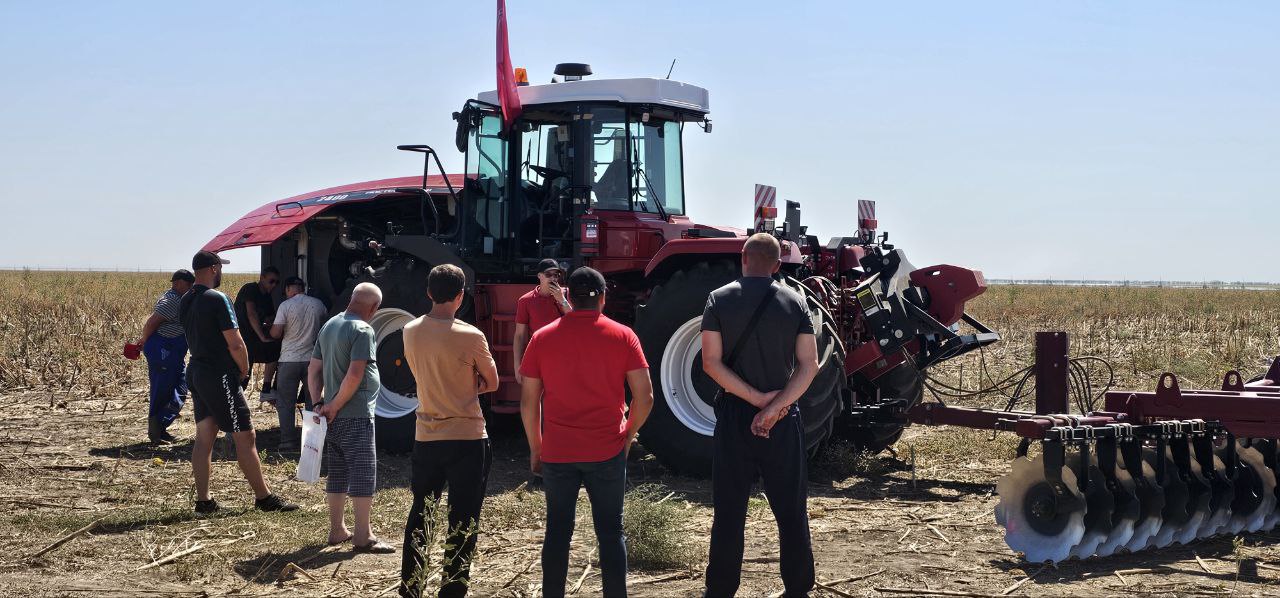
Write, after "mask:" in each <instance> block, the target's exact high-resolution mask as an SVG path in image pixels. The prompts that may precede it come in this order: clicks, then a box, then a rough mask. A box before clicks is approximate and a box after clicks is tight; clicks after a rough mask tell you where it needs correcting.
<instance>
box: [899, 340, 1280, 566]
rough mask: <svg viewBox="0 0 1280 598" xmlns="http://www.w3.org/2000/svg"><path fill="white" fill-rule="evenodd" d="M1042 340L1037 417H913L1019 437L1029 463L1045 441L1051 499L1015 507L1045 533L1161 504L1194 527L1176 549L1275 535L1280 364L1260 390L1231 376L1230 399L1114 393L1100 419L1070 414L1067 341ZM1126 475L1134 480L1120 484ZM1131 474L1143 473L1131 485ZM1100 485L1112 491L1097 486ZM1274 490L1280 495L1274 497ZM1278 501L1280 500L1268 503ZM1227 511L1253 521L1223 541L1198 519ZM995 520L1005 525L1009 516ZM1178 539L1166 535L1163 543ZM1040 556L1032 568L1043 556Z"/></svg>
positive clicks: (962, 410)
mask: <svg viewBox="0 0 1280 598" xmlns="http://www.w3.org/2000/svg"><path fill="white" fill-rule="evenodd" d="M1035 341H1036V342H1035V365H1034V366H1033V369H1034V372H1035V376H1036V380H1035V391H1034V392H1035V410H1034V411H1019V410H998V409H980V408H972V407H959V406H952V405H944V404H942V403H921V404H919V405H916V406H915V407H913V408H911V409H909V410H908V411H907V413H906V417H907V418H908V419H909V420H910V421H911V422H912V423H914V424H918V425H927V426H937V425H950V426H959V427H964V428H974V429H984V430H993V431H1006V432H1013V433H1015V434H1017V435H1018V436H1020V437H1021V438H1022V442H1021V443H1020V444H1019V446H1018V451H1017V453H1018V456H1019V457H1020V458H1021V457H1026V456H1027V453H1028V449H1029V447H1030V444H1031V442H1033V441H1038V442H1039V443H1040V444H1041V449H1042V452H1041V457H1040V458H1041V459H1042V461H1043V482H1044V483H1046V484H1048V486H1049V489H1050V490H1051V492H1039V493H1037V494H1036V495H1035V496H1030V495H1028V496H1024V497H1019V499H1018V500H1015V501H1014V502H1013V504H1016V505H1019V506H1018V508H1022V509H1026V510H1027V513H1033V512H1034V514H1036V515H1040V514H1048V515H1044V516H1043V519H1042V521H1041V523H1045V522H1047V521H1050V520H1052V519H1053V518H1054V517H1057V516H1059V515H1060V514H1062V513H1070V512H1074V511H1085V512H1086V513H1088V517H1092V519H1087V524H1088V525H1089V526H1091V528H1090V529H1094V530H1101V531H1100V532H1099V533H1103V532H1105V530H1107V529H1108V526H1113V525H1116V524H1117V523H1118V521H1117V520H1116V519H1113V517H1119V516H1120V515H1119V513H1121V512H1122V511H1123V510H1124V509H1134V508H1141V509H1142V510H1143V512H1146V511H1147V510H1148V509H1149V508H1151V505H1158V507H1157V508H1159V509H1161V512H1160V516H1161V517H1162V519H1161V521H1162V524H1161V525H1167V526H1171V528H1176V527H1178V526H1180V525H1184V524H1185V525H1186V527H1184V528H1183V529H1181V530H1180V531H1179V532H1178V534H1179V535H1177V538H1178V539H1177V541H1178V542H1186V541H1190V540H1193V539H1195V538H1197V537H1207V535H1214V534H1217V533H1222V532H1223V531H1226V532H1228V533H1236V532H1238V531H1242V530H1243V531H1256V530H1257V529H1269V528H1270V527H1271V526H1273V525H1275V524H1276V523H1280V511H1276V510H1275V505H1276V504H1277V503H1280V487H1277V486H1275V485H1274V481H1272V483H1271V484H1268V483H1267V482H1266V481H1264V480H1265V479H1267V478H1268V477H1269V474H1268V473H1267V471H1265V470H1269V471H1270V472H1273V473H1280V467H1278V466H1280V442H1277V440H1278V439H1280V356H1277V357H1276V358H1275V359H1274V360H1273V361H1272V364H1271V367H1270V368H1269V370H1268V371H1267V373H1266V374H1265V375H1263V376H1261V377H1259V378H1257V379H1255V380H1253V381H1250V382H1245V381H1244V378H1243V377H1242V376H1241V375H1240V373H1239V372H1237V371H1235V370H1232V371H1229V372H1227V373H1226V374H1225V375H1224V376H1223V382H1222V387H1221V389H1217V390H1202V389H1191V390H1184V389H1182V388H1181V387H1180V386H1179V384H1178V378H1177V376H1175V375H1174V374H1172V373H1165V374H1162V375H1161V376H1160V379H1159V382H1158V383H1157V385H1156V388H1155V390H1154V391H1151V392H1137V391H1107V392H1106V393H1105V395H1104V408H1103V409H1102V410H1099V411H1091V412H1089V413H1084V414H1072V413H1070V409H1069V406H1068V398H1069V397H1068V384H1069V380H1068V375H1069V374H1068V369H1069V363H1070V362H1069V358H1068V338H1067V334H1066V333H1065V332H1038V333H1036V337H1035ZM1254 451H1256V453H1259V454H1260V455H1261V462H1262V463H1261V464H1259V463H1258V462H1257V457H1255V456H1252V455H1254ZM1241 453H1248V454H1249V455H1250V458H1252V459H1254V461H1253V464H1252V465H1250V464H1249V463H1248V462H1247V461H1248V459H1243V460H1242V458H1241ZM1144 460H1145V464H1146V465H1149V466H1150V468H1151V469H1154V476H1152V477H1150V478H1148V477H1147V476H1146V475H1142V473H1141V472H1143V466H1144ZM1118 468H1123V469H1125V470H1126V472H1128V473H1127V474H1125V475H1124V476H1120V475H1118V472H1117V469H1118ZM1066 469H1070V470H1072V471H1073V472H1074V474H1075V475H1073V476H1070V477H1074V478H1075V483H1074V485H1072V484H1071V483H1070V482H1068V481H1065V480H1064V479H1063V472H1064V470H1066ZM1024 472H1025V469H1024ZM1133 472H1138V474H1137V475H1129V474H1132V473H1133ZM1122 477H1123V478H1132V483H1131V484H1130V483H1128V481H1127V480H1126V481H1125V482H1124V483H1122V482H1121V478H1122ZM1024 479H1025V477H1024ZM1099 483H1100V484H1101V485H1102V487H1101V488H1098V487H1095V485H1097V484H1099ZM1268 485H1271V487H1270V488H1268ZM1166 486H1168V487H1170V488H1173V489H1174V493H1173V494H1171V495H1170V496H1173V497H1174V498H1172V499H1170V500H1169V501H1168V502H1166V501H1165V497H1164V490H1163V489H1162V488H1164V487H1166ZM1268 492H1270V493H1271V494H1272V495H1273V496H1272V497H1268V496H1266V494H1267V493H1268ZM1100 495H1101V497H1102V498H1101V500H1102V504H1105V505H1106V506H1105V507H1100V508H1097V510H1096V511H1094V512H1092V513H1090V512H1089V511H1090V509H1091V507H1089V506H1088V504H1087V503H1088V502H1089V501H1090V500H1094V499H1095V498H1096V497H1098V496H1100ZM1106 495H1110V496H1109V497H1107V496H1106ZM1157 495H1159V496H1158V498H1152V497H1155V496H1157ZM1085 497H1090V498H1089V499H1088V500H1086V498H1085ZM1003 498H1004V497H1002V499H1003ZM1268 499H1273V500H1274V501H1276V502H1271V503H1267V500H1268ZM1108 500H1109V502H1108ZM1135 500H1136V501H1137V507H1135V506H1134V504H1135V503H1134V501H1135ZM1148 501H1149V502H1148ZM1143 505H1146V506H1143ZM1264 508H1266V509H1270V510H1266V511H1264ZM1228 509H1230V511H1229V512H1230V513H1233V514H1240V515H1239V516H1240V517H1241V518H1244V517H1248V523H1247V525H1244V524H1242V523H1240V521H1239V520H1233V521H1235V523H1234V526H1222V527H1221V528H1219V529H1217V531H1214V528H1213V527H1212V526H1208V525H1207V524H1203V525H1202V524H1201V520H1200V519H1196V517H1197V516H1198V515H1199V514H1203V515H1204V517H1205V520H1206V521H1207V520H1208V518H1209V517H1211V516H1212V515H1213V514H1215V513H1217V514H1223V513H1227V512H1228ZM997 510H998V511H999V510H1000V507H997ZM1132 512H1133V511H1132V510H1130V511H1129V513H1130V514H1132ZM1201 512H1202V513H1201ZM1260 513H1261V515H1259V514H1260ZM1222 516H1223V517H1225V516H1226V515H1222ZM1233 516H1234V515H1233ZM1005 517H1007V514H1006V515H1005ZM1026 517H1027V518H1028V519H1030V520H1031V521H1032V523H1030V526H1031V527H1033V528H1037V529H1036V532H1038V533H1042V534H1044V535H1043V536H1042V539H1043V538H1046V537H1047V538H1050V539H1051V538H1052V537H1053V536H1052V533H1051V532H1050V531H1045V529H1047V528H1048V527H1050V526H1049V525H1048V524H1047V523H1046V525H1045V529H1041V528H1039V527H1038V526H1037V525H1036V523H1035V522H1034V521H1035V517H1034V516H1033V515H1030V514H1029V515H1026ZM997 518H998V519H1000V520H1001V523H1002V524H1004V520H1003V518H1002V517H1001V516H1000V515H999V514H998V516H997ZM1188 521H1190V523H1188ZM1197 526H1200V527H1199V528H1198V529H1197ZM1206 530H1207V531H1206ZM1006 531H1007V532H1008V529H1007V530H1006ZM1022 533H1026V532H1022ZM1206 534H1207V535H1206ZM1168 541H1169V540H1168V537H1167V536H1166V537H1165V538H1164V539H1163V540H1162V542H1168ZM1010 544H1011V546H1012V545H1013V544H1014V542H1013V540H1010ZM1156 545H1157V546H1161V547H1162V546H1164V545H1166V544H1163V543H1161V544H1156ZM1060 546H1062V545H1060ZM1094 547H1096V545H1095V546H1094ZM1077 548H1078V550H1076V551H1073V552H1072V553H1071V556H1072V557H1079V558H1086V557H1087V556H1090V554H1079V553H1081V552H1083V553H1091V552H1092V550H1093V548H1092V547H1084V548H1079V547H1077ZM1030 552H1033V551H1028V559H1029V560H1031V559H1032V558H1033V557H1032V555H1031V554H1030ZM1055 554H1057V555H1058V556H1054V557H1048V559H1047V560H1059V557H1060V556H1061V553H1060V552H1058V553H1055ZM1107 554H1110V552H1108V553H1107ZM1099 555H1100V556H1101V555H1102V554H1101V553H1099Z"/></svg>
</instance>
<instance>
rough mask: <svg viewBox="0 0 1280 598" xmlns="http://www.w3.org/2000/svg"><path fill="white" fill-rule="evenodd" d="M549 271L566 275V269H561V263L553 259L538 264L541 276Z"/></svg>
mask: <svg viewBox="0 0 1280 598" xmlns="http://www.w3.org/2000/svg"><path fill="white" fill-rule="evenodd" d="M547 270H559V271H560V273H562V274H563V273H564V268H562V267H560V262H557V261H555V260H553V259H551V258H547V259H545V260H542V261H540V262H538V273H539V274H541V273H543V272H546V271H547Z"/></svg>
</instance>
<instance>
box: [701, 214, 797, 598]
mask: <svg viewBox="0 0 1280 598" xmlns="http://www.w3.org/2000/svg"><path fill="white" fill-rule="evenodd" d="M780 252H781V247H780V246H779V245H778V240H777V239H775V238H774V237H773V236H772V235H769V234H767V233H758V234H755V235H752V236H751V237H750V238H748V239H747V242H746V243H745V244H743V246H742V278H739V279H738V280H736V281H734V282H731V283H729V284H727V285H725V286H723V287H720V288H719V289H716V290H715V291H712V292H711V295H710V296H709V297H707V305H706V308H705V310H704V311H703V314H702V368H703V369H704V370H705V371H706V373H707V375H708V376H710V377H711V379H713V380H715V381H716V383H717V384H719V385H720V387H721V388H722V389H724V392H723V393H721V395H720V396H719V397H718V398H717V399H716V404H715V413H716V429H715V434H714V436H713V438H712V451H713V452H712V469H711V498H712V503H713V507H714V514H713V518H712V523H711V554H710V557H709V559H708V562H707V574H706V594H705V595H706V596H708V597H712V598H720V597H722V596H733V595H734V594H735V593H736V592H737V591H738V586H739V583H740V581H741V577H742V554H743V532H744V529H745V525H746V519H747V501H748V499H749V498H750V496H751V486H752V485H753V484H754V483H755V480H756V479H757V478H759V479H761V480H762V481H763V485H764V493H765V497H766V498H768V499H769V508H770V509H771V510H772V511H773V516H774V519H776V520H777V523H778V546H779V550H778V556H779V568H780V569H781V572H782V584H783V588H784V589H785V594H784V595H785V596H808V595H809V591H810V590H812V589H813V583H814V568H813V550H812V548H811V546H810V537H809V512H808V507H807V506H806V502H807V500H808V494H807V486H808V472H807V457H808V455H807V454H806V452H805V444H804V426H803V425H801V422H800V410H799V408H797V407H796V405H795V402H796V401H797V400H798V399H799V398H800V395H801V394H803V393H804V391H805V390H807V389H808V388H809V383H810V382H812V381H813V377H814V375H815V374H817V372H818V345H817V341H816V338H815V337H814V333H813V321H812V320H811V319H810V316H809V310H808V308H807V307H806V306H805V302H804V298H803V297H801V296H800V295H799V294H797V293H796V292H795V291H792V290H791V289H789V288H787V287H785V286H782V285H779V284H777V283H776V282H774V280H773V278H772V276H773V275H774V274H775V273H777V272H778V268H779V267H780V266H781V264H782V262H781V260H780V259H779V257H780Z"/></svg>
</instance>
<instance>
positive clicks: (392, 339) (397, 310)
mask: <svg viewBox="0 0 1280 598" xmlns="http://www.w3.org/2000/svg"><path fill="white" fill-rule="evenodd" d="M430 271H431V266H430V265H427V264H423V263H421V262H416V263H413V264H412V265H410V264H409V262H407V261H401V260H396V261H393V262H391V263H389V264H388V266H387V268H386V270H385V271H384V272H382V273H381V274H380V275H379V276H376V277H372V276H369V275H368V274H361V275H360V276H359V277H356V278H351V279H348V280H347V283H346V286H345V288H344V289H343V290H342V293H341V294H340V295H339V296H338V299H337V300H336V301H334V305H333V309H332V310H331V311H332V312H334V313H338V312H341V311H343V310H345V309H346V308H347V303H348V302H349V301H350V300H351V292H352V290H353V289H355V286H356V285H357V284H359V283H362V282H371V283H373V284H376V285H378V288H379V289H381V290H382V305H381V307H379V309H378V312H377V313H376V314H375V315H374V317H373V318H372V319H371V320H370V322H369V323H370V324H371V325H372V326H373V329H374V334H376V335H377V337H378V355H377V360H378V376H379V379H380V381H381V383H382V391H381V392H382V393H383V394H384V395H390V396H391V399H392V400H395V401H397V402H400V403H402V404H404V405H409V404H412V403H414V402H416V397H417V392H418V389H417V381H416V380H414V377H413V372H412V371H410V370H409V364H408V362H407V361H406V360H405V359H404V334H403V332H402V329H403V328H404V325H405V324H407V323H409V322H410V321H412V319H413V317H417V316H420V315H422V314H425V313H427V312H428V311H430V309H431V300H430V299H429V298H428V297H427V273H428V272H430ZM379 400H380V401H382V400H384V397H379ZM415 421H417V418H416V416H415V415H414V413H413V412H409V413H405V414H403V415H399V416H397V417H383V416H381V415H379V416H376V417H375V418H374V426H375V428H374V430H375V442H376V443H377V446H378V448H379V449H380V450H383V451H386V452H388V453H392V454H406V453H409V452H412V451H413V437H414V428H415V424H414V422H415Z"/></svg>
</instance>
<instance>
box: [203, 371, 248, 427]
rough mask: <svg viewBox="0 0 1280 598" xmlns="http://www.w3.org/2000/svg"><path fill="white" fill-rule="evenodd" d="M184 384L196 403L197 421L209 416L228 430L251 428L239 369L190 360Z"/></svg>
mask: <svg viewBox="0 0 1280 598" xmlns="http://www.w3.org/2000/svg"><path fill="white" fill-rule="evenodd" d="M187 385H188V386H189V387H190V389H191V401H192V402H193V403H195V415H196V423H200V421H201V420H203V419H204V418H206V417H212V418H213V419H214V421H216V422H218V429H219V430H222V431H223V432H227V433H228V434H230V433H233V432H246V431H249V430H252V429H253V423H252V422H250V421H249V404H248V403H246V402H245V400H244V392H243V391H242V390H241V389H240V376H239V373H237V372H227V371H226V370H221V369H218V368H210V367H207V366H203V365H201V364H198V363H192V364H191V365H190V366H189V367H188V368H187Z"/></svg>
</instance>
